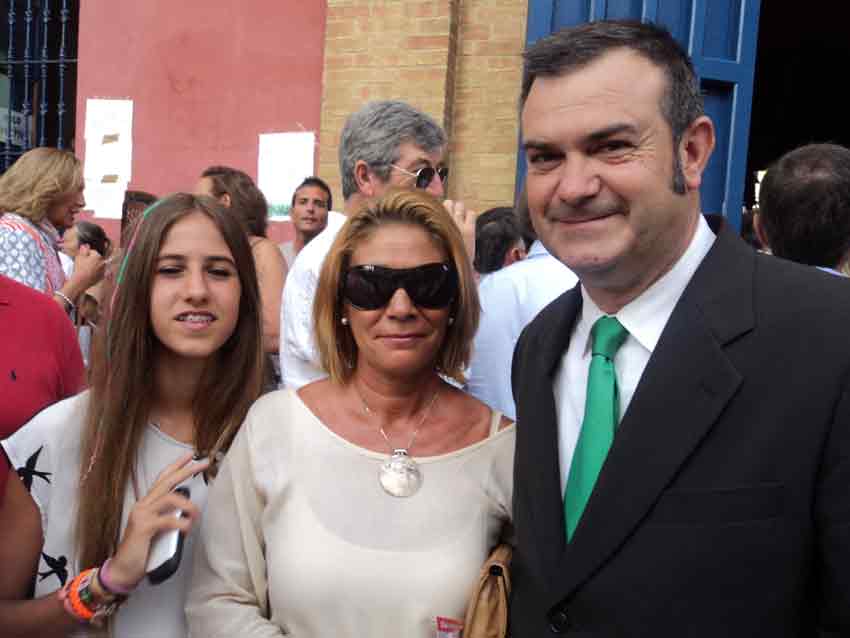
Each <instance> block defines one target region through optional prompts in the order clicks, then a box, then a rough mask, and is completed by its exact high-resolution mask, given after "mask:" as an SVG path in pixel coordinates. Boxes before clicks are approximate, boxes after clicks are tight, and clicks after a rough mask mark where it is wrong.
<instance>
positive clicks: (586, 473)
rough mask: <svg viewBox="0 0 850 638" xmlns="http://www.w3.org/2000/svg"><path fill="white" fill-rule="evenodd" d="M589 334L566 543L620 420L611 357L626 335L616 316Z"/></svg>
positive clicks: (567, 500)
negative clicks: (584, 397)
mask: <svg viewBox="0 0 850 638" xmlns="http://www.w3.org/2000/svg"><path fill="white" fill-rule="evenodd" d="M590 334H591V336H592V337H593V356H592V357H591V359H590V371H589V372H588V375H587V400H586V402H585V405H584V420H583V421H582V424H581V433H580V434H579V437H578V443H576V449H575V452H574V453H573V461H572V463H571V464H570V474H569V476H568V477H567V487H566V490H564V517H565V519H566V524H567V541H569V540H570V539H572V537H573V532H575V529H576V527H578V522H579V521H580V520H581V515H582V512H584V508H585V506H586V505H587V501H588V500H590V494H591V492H593V486H594V485H595V484H596V478H597V477H598V476H599V471H600V470H601V469H602V464H603V463H604V462H605V457H606V456H608V450H609V449H610V448H611V443H613V441H614V430H615V429H616V427H617V422H618V421H619V420H620V400H619V395H618V392H617V376H616V374H615V373H614V355H615V354H616V353H617V350H619V349H620V346H621V345H623V341H625V339H626V337H627V336H628V334H629V332H628V330H626V329H625V328H624V327H623V326H622V324H621V323H620V322H619V321H617V319H616V318H615V317H600V318H599V319H598V320H597V321H596V323H594V324H593V328H592V329H591V332H590Z"/></svg>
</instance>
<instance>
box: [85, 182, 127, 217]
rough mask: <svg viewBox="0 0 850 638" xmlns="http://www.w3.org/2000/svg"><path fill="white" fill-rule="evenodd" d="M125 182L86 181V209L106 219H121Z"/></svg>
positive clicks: (125, 188)
mask: <svg viewBox="0 0 850 638" xmlns="http://www.w3.org/2000/svg"><path fill="white" fill-rule="evenodd" d="M126 190H127V182H102V181H100V180H96V179H86V191H85V197H86V209H87V210H92V211H94V214H95V215H96V216H98V217H101V218H106V219H121V208H122V206H123V205H124V192H125V191H126Z"/></svg>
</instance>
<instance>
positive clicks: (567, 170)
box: [558, 156, 602, 206]
mask: <svg viewBox="0 0 850 638" xmlns="http://www.w3.org/2000/svg"><path fill="white" fill-rule="evenodd" d="M594 167H595V163H594V162H593V160H591V159H588V158H585V157H581V156H572V157H569V158H567V159H566V160H565V161H564V165H563V166H562V168H561V175H560V179H559V181H558V197H559V198H560V199H561V201H563V202H565V203H567V204H570V205H573V206H576V205H580V204H581V203H582V202H584V201H586V200H587V199H590V198H592V197H595V196H596V195H598V194H599V190H600V188H601V186H602V182H601V180H600V178H599V175H598V174H597V172H596V169H595V168H594Z"/></svg>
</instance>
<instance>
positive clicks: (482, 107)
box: [318, 0, 527, 210]
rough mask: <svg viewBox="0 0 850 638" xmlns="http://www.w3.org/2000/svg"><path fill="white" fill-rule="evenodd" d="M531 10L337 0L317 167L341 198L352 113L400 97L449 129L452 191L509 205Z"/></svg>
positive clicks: (491, 2) (481, 204)
mask: <svg viewBox="0 0 850 638" xmlns="http://www.w3.org/2000/svg"><path fill="white" fill-rule="evenodd" d="M526 12H527V2H526V0H328V7H327V31H326V40H325V67H324V74H323V96H322V98H323V99H322V123H321V132H320V149H319V168H318V170H319V175H320V176H321V177H322V178H323V179H325V180H326V181H328V183H329V184H330V185H331V187H332V188H333V191H334V199H337V201H339V202H342V191H341V188H340V178H339V167H338V160H337V152H338V148H339V134H340V131H341V129H342V126H343V124H344V122H345V118H346V117H347V116H348V115H349V114H350V113H351V112H353V111H355V110H356V109H358V108H360V106H362V105H363V104H364V103H366V102H368V101H370V100H378V99H391V98H392V99H402V100H405V101H407V102H409V103H410V104H413V105H414V106H416V107H418V108H421V109H422V110H424V111H426V112H427V113H429V114H430V115H431V116H432V117H434V118H435V119H436V120H437V121H438V122H440V123H441V124H442V125H443V126H444V127H445V129H446V131H447V132H448V134H449V139H450V149H449V151H450V158H449V161H450V169H451V173H452V174H451V179H450V185H449V195H450V196H451V197H453V198H457V199H463V200H464V201H465V202H467V204H468V205H469V206H472V207H474V208H477V209H478V210H483V209H484V208H487V207H489V206H493V205H498V204H509V203H510V202H511V201H512V200H513V189H514V178H515V170H516V148H517V146H516V145H517V115H516V103H517V99H518V96H519V83H520V75H521V58H520V53H521V51H522V48H523V46H524V43H525V20H526ZM337 208H341V205H338V206H337Z"/></svg>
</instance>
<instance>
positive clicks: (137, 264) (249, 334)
mask: <svg viewBox="0 0 850 638" xmlns="http://www.w3.org/2000/svg"><path fill="white" fill-rule="evenodd" d="M193 212H200V213H203V214H204V215H206V216H207V217H209V218H210V219H211V220H212V221H213V222H214V223H215V225H216V226H217V227H218V229H219V231H220V232H221V234H222V237H223V238H224V241H225V242H226V243H227V246H228V248H229V249H230V252H231V253H232V254H233V260H234V262H235V264H236V270H237V272H238V276H239V281H240V283H241V287H242V293H241V298H240V300H239V319H238V321H237V324H236V328H235V329H234V331H233V334H232V335H231V336H230V338H229V339H228V340H227V341H226V342H225V343H224V345H222V347H221V348H220V349H219V350H218V352H217V353H216V356H214V357H211V358H210V359H209V362H208V364H207V365H206V366H205V368H204V371H203V373H202V377H201V381H200V384H199V386H198V390H197V394H196V396H195V400H194V417H195V448H196V450H197V452H198V454H199V455H202V456H209V457H213V458H214V457H215V455H216V454H218V453H219V452H223V451H226V450H227V449H228V447H229V446H230V443H231V442H232V441H233V437H234V436H235V435H236V432H237V430H238V428H239V426H240V425H241V423H242V421H243V420H244V419H245V415H246V413H247V411H248V408H249V406H250V405H251V403H252V402H253V401H254V399H256V398H257V396H259V393H260V387H261V383H262V365H263V358H262V355H263V351H262V338H261V335H262V328H261V323H260V301H259V298H260V297H259V290H258V286H257V275H256V271H255V269H254V259H253V256H252V254H251V247H250V245H249V244H248V238H247V236H246V234H245V231H244V228H243V227H242V225H241V224H240V223H239V221H238V220H236V219H235V218H234V217H233V216H232V215H230V214H228V212H227V211H226V210H225V209H224V208H223V207H222V206H221V204H219V203H218V202H216V201H215V200H214V199H212V198H210V197H196V196H194V195H189V194H186V193H178V194H176V195H172V196H171V197H168V198H166V199H163V200H161V201H160V203H158V204H156V205H155V206H153V207H151V208H150V209H148V210H147V211H146V213H145V216H144V218H142V219H140V220H139V223H138V224H137V225H136V227H135V229H134V233H135V236H134V237H133V240H132V242H131V243H130V245H129V246H128V248H127V254H126V255H125V256H124V260H123V263H122V265H121V268H120V270H119V272H118V276H117V281H116V283H115V291H114V294H112V295H108V294H107V295H105V296H104V299H105V300H108V299H110V297H111V299H112V303H111V304H106V305H107V308H106V309H105V310H106V312H105V319H106V322H105V325H106V328H105V329H103V330H101V331H100V334H99V336H98V339H97V340H96V343H95V348H94V351H93V356H92V359H93V369H92V387H91V393H90V395H89V400H88V408H87V415H86V422H85V429H84V432H83V439H82V446H81V459H80V495H79V511H78V513H77V528H76V531H77V545H78V549H79V566H80V567H81V568H85V567H89V566H93V565H99V564H101V563H103V561H104V560H106V558H107V557H109V556H110V555H111V554H112V553H113V552H114V551H115V548H116V545H117V542H118V539H119V534H120V531H121V515H122V510H123V504H124V494H125V490H126V488H127V485H128V481H131V482H132V485H133V486H134V488H137V487H138V486H137V476H136V464H137V459H136V455H137V453H138V449H139V445H140V442H141V439H142V435H143V433H144V430H145V428H146V427H147V424H148V414H149V410H150V405H151V399H152V397H153V392H154V377H155V374H154V369H155V366H156V356H155V353H156V348H157V339H156V336H155V335H154V333H153V330H152V328H151V320H150V313H151V286H152V280H153V276H154V274H155V272H156V260H157V257H158V255H159V251H160V246H161V245H162V242H163V241H164V239H165V236H166V234H167V233H168V231H169V230H170V229H171V227H172V226H173V225H174V224H175V223H176V222H177V221H179V220H180V219H182V218H184V217H186V216H187V215H189V214H191V213H193ZM136 492H137V494H138V489H136ZM140 496H141V495H140Z"/></svg>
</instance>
